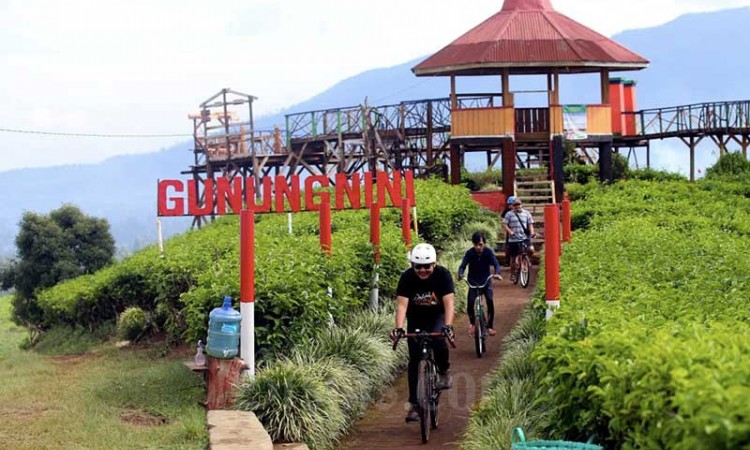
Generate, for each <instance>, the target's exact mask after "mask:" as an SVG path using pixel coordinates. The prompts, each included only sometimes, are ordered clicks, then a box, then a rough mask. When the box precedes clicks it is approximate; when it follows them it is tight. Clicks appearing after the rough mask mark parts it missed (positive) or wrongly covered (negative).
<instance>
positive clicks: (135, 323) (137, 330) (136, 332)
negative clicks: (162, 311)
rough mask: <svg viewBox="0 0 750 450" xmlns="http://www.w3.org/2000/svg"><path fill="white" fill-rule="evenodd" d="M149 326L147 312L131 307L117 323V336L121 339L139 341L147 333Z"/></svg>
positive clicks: (121, 315)
mask: <svg viewBox="0 0 750 450" xmlns="http://www.w3.org/2000/svg"><path fill="white" fill-rule="evenodd" d="M147 326H148V317H147V316H146V312H145V311H143V310H142V309H141V308H139V307H137V306H131V307H129V308H126V309H125V311H123V312H122V314H120V320H119V321H118V322H117V335H118V336H119V337H120V338H121V339H126V340H128V341H137V340H138V339H139V338H140V337H141V336H143V335H144V334H145V333H146V327H147Z"/></svg>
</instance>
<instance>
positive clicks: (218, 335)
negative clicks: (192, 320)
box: [206, 295, 241, 359]
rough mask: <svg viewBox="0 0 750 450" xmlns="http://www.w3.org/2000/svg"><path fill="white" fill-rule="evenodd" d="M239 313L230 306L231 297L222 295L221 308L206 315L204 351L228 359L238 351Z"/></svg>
mask: <svg viewBox="0 0 750 450" xmlns="http://www.w3.org/2000/svg"><path fill="white" fill-rule="evenodd" d="M240 319H241V316H240V313H239V311H236V310H234V309H233V308H232V297H230V296H228V295H227V296H226V297H224V304H223V305H222V306H221V308H214V309H213V311H211V314H209V315H208V343H207V345H206V353H208V354H209V355H211V356H213V357H215V358H224V359H230V358H234V357H235V356H237V354H238V353H239V352H240Z"/></svg>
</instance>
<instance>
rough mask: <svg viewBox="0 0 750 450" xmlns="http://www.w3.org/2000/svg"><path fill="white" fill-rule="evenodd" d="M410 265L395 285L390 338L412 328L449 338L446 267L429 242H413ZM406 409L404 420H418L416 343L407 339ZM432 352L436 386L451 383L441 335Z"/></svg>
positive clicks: (450, 291) (450, 283)
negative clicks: (392, 326)
mask: <svg viewBox="0 0 750 450" xmlns="http://www.w3.org/2000/svg"><path fill="white" fill-rule="evenodd" d="M409 259H410V261H411V265H412V267H411V268H409V269H407V270H405V271H404V272H403V273H402V274H401V278H400V279H399V281H398V288H397V289H396V327H395V328H394V329H393V330H392V331H391V339H392V340H393V341H396V340H398V339H400V338H401V337H403V335H404V334H405V333H406V331H405V330H404V321H406V322H407V328H408V331H409V333H414V332H415V331H416V330H421V331H425V332H442V333H443V334H444V335H445V337H446V338H447V339H449V340H453V339H454V338H455V334H454V331H453V315H454V299H455V295H454V292H455V291H454V286H453V278H452V277H451V273H450V271H449V270H448V269H446V268H445V267H443V266H439V265H437V252H436V251H435V247H433V246H432V245H430V244H417V245H416V246H415V247H414V249H413V250H412V251H411V255H410V258H409ZM408 345H409V367H408V378H409V411H408V413H407V415H406V421H407V422H416V421H418V420H419V409H418V406H417V378H418V375H419V374H418V371H419V360H420V348H419V344H418V343H417V342H416V341H414V340H412V339H409V341H408ZM432 345H433V347H432V349H433V353H434V355H435V364H436V365H437V369H438V375H439V380H438V383H437V387H438V389H450V388H451V387H452V386H453V380H452V379H451V376H450V374H449V373H448V369H449V368H450V361H449V354H448V346H447V345H446V342H445V341H444V340H442V339H436V340H434V341H433V344H432Z"/></svg>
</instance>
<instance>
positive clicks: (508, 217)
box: [503, 195, 534, 283]
mask: <svg viewBox="0 0 750 450" xmlns="http://www.w3.org/2000/svg"><path fill="white" fill-rule="evenodd" d="M508 204H509V205H511V206H512V207H513V209H512V210H511V211H509V212H508V213H506V214H505V217H503V227H504V228H505V233H506V235H507V236H508V252H509V253H510V281H512V282H514V283H515V282H516V279H515V277H516V256H517V255H519V254H520V253H521V245H522V244H523V243H524V242H526V245H527V247H528V250H529V251H533V247H532V246H531V236H533V235H534V218H533V217H531V213H529V212H528V211H526V210H525V209H523V204H522V203H521V199H520V198H518V197H516V196H515V195H511V196H510V197H508Z"/></svg>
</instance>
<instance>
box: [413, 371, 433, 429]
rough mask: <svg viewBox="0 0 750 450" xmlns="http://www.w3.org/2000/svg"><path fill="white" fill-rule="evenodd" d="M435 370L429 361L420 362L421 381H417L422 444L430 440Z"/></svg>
mask: <svg viewBox="0 0 750 450" xmlns="http://www.w3.org/2000/svg"><path fill="white" fill-rule="evenodd" d="M433 377H434V369H433V368H432V366H431V365H430V363H428V362H427V361H424V360H423V361H420V362H419V379H418V380H419V381H417V402H418V403H419V429H420V431H421V432H422V442H423V443H427V441H429V440H430V425H429V421H430V419H429V416H430V403H431V402H430V399H431V397H432V386H431V385H432V383H433Z"/></svg>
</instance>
